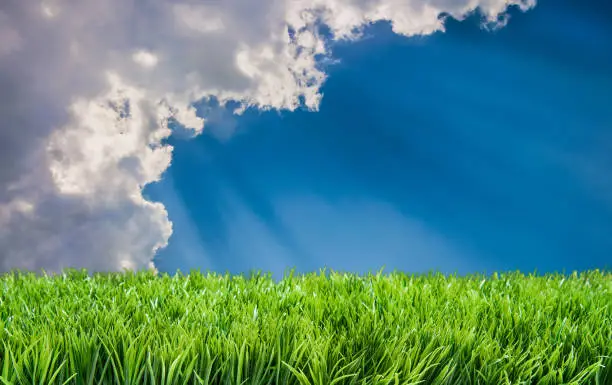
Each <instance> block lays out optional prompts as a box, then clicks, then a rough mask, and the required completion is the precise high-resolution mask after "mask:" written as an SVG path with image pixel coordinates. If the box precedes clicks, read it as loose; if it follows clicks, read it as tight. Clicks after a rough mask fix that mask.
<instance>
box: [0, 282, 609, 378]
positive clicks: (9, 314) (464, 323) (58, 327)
mask: <svg viewBox="0 0 612 385" xmlns="http://www.w3.org/2000/svg"><path fill="white" fill-rule="evenodd" d="M0 341H2V345H1V346H0V375H1V377H0V384H4V385H6V384H28V385H30V384H139V385H140V384H156V385H157V384H163V385H168V384H232V385H238V384H317V385H334V384H338V385H340V384H389V385H395V384H419V383H420V384H495V385H501V384H599V385H610V384H612V272H605V271H604V272H601V271H599V270H595V271H589V272H583V273H580V274H576V273H573V274H572V275H565V276H564V275H561V274H556V275H545V276H537V275H534V274H530V275H524V274H521V273H518V272H515V273H507V274H500V275H499V276H497V275H496V274H494V275H493V276H487V277H485V276H484V275H472V276H466V277H457V276H444V275H442V274H434V273H430V274H427V275H407V274H402V273H397V272H393V273H388V274H382V273H378V274H374V275H373V274H368V275H365V276H358V275H349V274H340V273H337V272H333V271H332V272H325V273H324V274H323V272H321V273H319V274H310V275H301V276H293V274H291V275H288V276H286V277H285V278H284V279H283V280H281V281H280V282H278V283H276V282H275V281H274V280H273V279H272V278H271V277H270V276H263V275H260V274H253V275H251V276H250V277H244V276H230V275H217V274H213V273H207V274H201V273H199V272H197V271H192V272H191V273H190V274H189V275H182V274H177V275H176V276H173V277H171V276H168V275H161V276H156V275H155V274H154V273H151V272H139V273H123V274H122V273H115V274H94V275H88V274H87V272H85V271H76V270H69V271H66V272H65V273H64V274H61V275H55V276H45V275H38V276H37V275H34V274H33V273H20V272H13V273H10V274H5V275H3V276H2V277H1V278H0Z"/></svg>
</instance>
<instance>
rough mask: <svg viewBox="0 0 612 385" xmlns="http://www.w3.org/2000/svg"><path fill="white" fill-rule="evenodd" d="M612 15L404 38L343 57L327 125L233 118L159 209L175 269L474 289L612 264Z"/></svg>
mask: <svg viewBox="0 0 612 385" xmlns="http://www.w3.org/2000/svg"><path fill="white" fill-rule="evenodd" d="M611 8H612V6H611V5H606V3H605V2H601V1H600V2H596V1H582V2H575V1H550V0H549V1H541V2H539V3H538V5H537V6H536V7H535V8H534V9H533V10H531V11H529V12H527V13H521V12H518V11H516V10H513V11H511V12H510V14H511V20H510V22H509V23H508V25H507V26H506V27H505V28H503V29H500V30H497V31H493V32H487V31H484V30H482V29H481V28H480V27H479V20H478V18H477V17H472V18H469V19H467V20H465V21H463V22H457V21H453V20H450V21H449V22H447V30H446V32H445V33H436V34H434V35H431V36H426V37H419V38H405V37H401V36H398V35H395V34H393V33H392V32H391V30H390V27H389V25H388V24H387V23H377V24H375V25H373V26H371V27H369V28H368V29H367V30H366V37H365V39H363V40H361V41H359V42H356V43H352V42H351V43H335V45H334V47H333V58H334V59H337V60H338V62H337V63H335V64H330V63H322V64H321V65H324V66H325V69H326V72H327V73H328V75H329V78H328V80H327V81H326V83H325V85H324V86H323V88H322V93H323V95H324V96H323V100H322V102H321V105H320V110H319V111H317V112H310V111H306V110H304V109H302V110H298V111H294V112H286V111H285V112H281V113H279V112H276V111H270V112H261V111H258V110H247V111H246V112H245V113H244V114H243V115H242V116H233V115H232V114H231V113H230V112H229V110H228V109H222V108H219V107H218V106H216V105H215V104H214V103H209V104H202V103H201V104H199V105H198V110H199V113H200V115H202V116H206V117H208V119H209V122H208V125H207V126H206V128H205V132H204V133H203V134H202V135H201V136H198V137H196V138H193V139H185V138H184V137H181V136H180V135H175V136H173V137H171V138H170V139H169V143H171V144H172V145H173V146H175V150H174V157H173V160H172V165H171V166H170V168H169V169H168V170H167V171H166V172H165V174H164V177H163V179H162V181H161V182H160V183H157V184H153V185H150V186H149V187H148V188H147V190H146V193H147V195H148V196H150V197H151V198H152V199H155V200H159V201H161V202H162V203H164V205H165V206H166V208H167V210H168V212H169V217H170V219H171V220H172V221H173V223H174V233H173V235H172V237H171V238H170V242H169V245H168V247H167V248H166V249H164V250H162V251H160V252H159V253H158V255H157V256H156V257H155V263H156V266H157V268H158V269H159V270H160V271H166V272H174V271H175V270H176V269H181V271H183V272H186V271H188V270H189V269H201V270H202V271H205V270H213V271H219V272H226V271H229V272H230V273H233V274H237V273H248V271H249V270H251V269H253V270H262V271H264V272H271V273H273V275H274V276H275V277H281V276H282V274H283V272H284V271H285V270H286V269H288V268H293V267H295V269H296V271H298V272H310V271H318V269H320V268H323V267H328V268H332V269H334V270H340V271H351V272H357V273H365V272H367V271H377V270H379V269H380V268H381V267H382V266H383V265H384V266H385V271H392V270H394V269H398V270H402V271H407V272H417V273H419V272H426V271H429V270H438V271H442V272H444V273H454V272H457V273H459V274H466V273H471V272H483V271H488V272H492V271H494V270H495V271H506V270H517V269H518V270H521V271H524V272H533V271H534V270H537V271H538V272H542V273H543V272H553V271H559V272H561V271H562V270H565V271H568V272H569V271H571V270H574V269H576V270H583V269H592V268H604V267H606V266H607V267H610V266H611V265H612V264H611V263H610V262H611V261H612V104H611V101H612V25H610V24H609V23H608V21H609V20H610V17H612V11H611Z"/></svg>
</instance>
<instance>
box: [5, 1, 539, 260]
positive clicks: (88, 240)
mask: <svg viewBox="0 0 612 385" xmlns="http://www.w3.org/2000/svg"><path fill="white" fill-rule="evenodd" d="M510 5H519V6H521V8H522V9H524V10H527V9H528V8H529V7H531V6H533V5H535V1H534V0H432V1H424V0H403V1H401V0H261V1H247V0H225V1H215V2H212V1H204V0H202V1H196V0H176V1H170V0H155V1H147V2H141V1H136V0H106V1H99V0H44V1H37V0H3V1H2V2H1V3H0V117H1V122H0V165H1V166H0V270H8V269H11V268H24V269H33V270H36V269H39V268H45V269H48V270H51V271H52V270H59V269H61V268H64V267H85V268H88V269H90V270H118V269H121V268H122V267H125V266H127V267H130V268H136V269H138V268H142V267H146V266H148V265H149V263H150V261H151V258H152V256H153V254H154V252H155V250H156V249H157V248H159V247H163V246H164V245H165V244H166V241H167V239H168V237H169V235H170V233H171V224H170V222H169V221H168V219H167V213H166V211H165V209H164V207H163V206H162V205H161V204H159V203H151V202H147V201H146V200H145V199H144V198H143V197H142V194H141V189H142V188H143V186H145V185H146V184H148V183H151V182H153V181H156V180H158V179H159V178H160V176H161V174H162V173H163V171H164V170H165V169H166V168H167V167H168V166H169V164H170V161H171V152H172V148H170V147H168V146H164V145H161V140H163V139H164V138H165V137H167V136H168V135H170V133H171V132H170V130H169V129H168V127H167V124H166V123H167V120H168V118H169V117H174V118H176V119H177V120H179V121H180V122H181V123H183V124H185V125H186V126H188V127H190V128H192V129H193V131H194V133H195V134H197V133H199V132H200V131H201V130H202V129H203V126H204V122H203V120H202V119H200V118H198V117H197V116H196V115H195V111H194V109H193V108H191V107H190V104H191V103H192V102H194V101H196V100H199V99H201V98H202V97H205V96H216V97H218V98H219V99H220V100H222V101H227V100H230V99H234V100H237V101H241V102H242V103H243V105H244V106H249V105H251V106H258V107H260V108H278V109H289V110H293V109H295V108H297V107H298V106H299V100H300V97H303V98H304V100H305V105H306V107H308V108H310V109H313V110H316V109H317V107H318V104H319V102H320V99H321V95H320V94H319V88H320V86H321V84H322V83H323V81H324V80H325V74H324V73H322V72H321V71H320V70H319V69H317V67H316V65H315V64H316V60H315V55H317V54H328V52H327V49H326V47H325V42H324V40H323V39H322V37H321V36H319V34H318V33H317V23H319V22H321V23H325V24H327V25H328V26H329V27H330V29H331V31H332V32H333V33H334V38H336V39H350V38H355V37H357V36H358V35H359V29H360V28H362V27H363V26H364V25H367V24H369V23H372V22H376V21H378V20H389V21H390V22H391V23H392V25H393V29H394V31H395V32H397V33H401V34H405V35H415V34H428V33H432V32H434V31H436V30H442V29H443V24H442V21H441V19H440V18H439V15H440V14H441V13H443V12H444V13H447V14H450V15H451V16H453V17H456V18H462V17H464V16H465V15H467V14H468V13H470V12H472V11H473V10H474V9H476V8H478V7H480V11H481V13H482V14H483V15H485V16H486V18H487V20H489V21H491V22H495V21H498V20H502V21H504V19H503V18H499V17H498V15H499V14H500V13H503V12H505V10H506V9H507V7H508V6H510ZM289 28H291V29H292V30H294V31H295V36H294V37H293V38H290V35H289V33H288V31H289ZM143 67H144V68H143Z"/></svg>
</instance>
